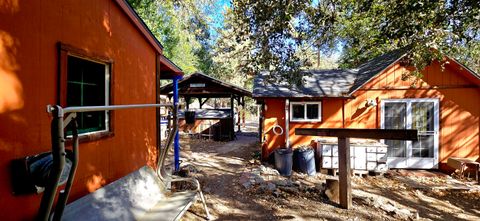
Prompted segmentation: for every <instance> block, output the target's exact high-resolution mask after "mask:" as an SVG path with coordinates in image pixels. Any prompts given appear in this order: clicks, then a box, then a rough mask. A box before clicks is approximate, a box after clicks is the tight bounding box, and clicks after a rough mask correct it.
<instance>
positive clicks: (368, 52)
mask: <svg viewBox="0 0 480 221" xmlns="http://www.w3.org/2000/svg"><path fill="white" fill-rule="evenodd" d="M339 8H340V11H341V16H340V18H339V19H337V20H336V21H335V23H337V24H336V25H335V27H336V29H335V31H336V32H337V33H338V37H339V38H341V40H342V42H343V43H344V52H343V56H342V60H341V63H342V66H343V67H352V66H356V65H358V64H360V63H362V62H364V61H366V60H368V59H370V58H372V57H375V56H378V55H380V54H382V53H385V52H387V51H391V50H393V49H397V48H409V49H410V53H409V57H408V58H409V61H410V63H411V65H412V66H413V67H415V68H416V70H422V69H423V68H424V67H425V66H427V65H428V64H430V63H431V61H432V60H435V59H436V60H441V59H442V55H449V56H452V57H454V58H458V59H459V60H460V61H461V62H464V63H467V64H469V65H471V67H472V68H474V69H476V70H477V71H478V70H479V68H480V63H478V58H477V62H475V61H474V59H475V57H472V56H471V55H473V56H474V55H475V54H477V55H478V53H479V50H478V49H479V48H478V44H479V41H480V4H478V2H477V1H470V0H460V1H450V0H442V1H417V0H406V1H396V0H359V1H353V0H348V1H341V3H340V4H339ZM475 63H476V64H475ZM414 76H415V77H419V76H420V75H419V72H418V71H417V72H414Z"/></svg>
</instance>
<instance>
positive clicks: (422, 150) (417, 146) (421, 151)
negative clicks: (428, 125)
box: [412, 135, 435, 158]
mask: <svg viewBox="0 0 480 221" xmlns="http://www.w3.org/2000/svg"><path fill="white" fill-rule="evenodd" d="M434 138H435V136H434V135H419V136H418V141H414V142H413V143H412V144H413V146H412V156H413V157H427V158H432V157H433V147H434Z"/></svg>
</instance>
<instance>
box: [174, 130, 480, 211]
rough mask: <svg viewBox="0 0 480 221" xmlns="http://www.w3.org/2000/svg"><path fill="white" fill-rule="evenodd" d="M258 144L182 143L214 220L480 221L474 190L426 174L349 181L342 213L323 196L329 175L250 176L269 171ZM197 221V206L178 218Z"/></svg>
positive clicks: (246, 139) (479, 191)
mask: <svg viewBox="0 0 480 221" xmlns="http://www.w3.org/2000/svg"><path fill="white" fill-rule="evenodd" d="M257 140H258V138H257V137H255V136H252V135H249V136H242V135H239V136H237V140H235V141H232V142H227V143H226V142H214V141H209V140H198V139H189V138H182V141H181V144H182V160H183V161H182V165H184V166H185V165H190V167H191V168H194V172H193V173H192V175H193V176H195V177H197V178H198V179H199V181H200V183H201V185H202V190H203V193H204V194H205V197H206V201H207V205H208V208H209V210H210V213H211V215H212V217H213V219H214V220H414V219H418V220H480V187H479V185H476V184H473V183H468V182H459V181H457V180H455V179H453V178H452V177H450V176H447V175H444V174H441V173H437V172H428V171H390V172H388V173H387V174H385V175H380V176H367V177H354V178H353V179H352V180H353V183H352V187H353V209H351V210H344V209H341V208H339V207H338V206H337V205H336V204H335V203H333V202H331V201H329V200H328V198H327V197H326V196H325V194H324V193H323V188H324V183H325V179H326V178H328V177H329V176H328V175H324V174H319V173H317V175H315V176H311V177H308V176H306V175H304V174H300V173H295V172H294V173H293V175H292V176H291V177H290V178H285V177H281V176H278V175H272V174H267V175H265V174H264V172H255V171H259V170H260V169H259V168H264V169H265V168H266V170H267V171H272V169H270V168H268V166H267V167H261V163H260V162H259V161H258V160H257V159H258V155H259V150H260V149H259V148H260V145H259V143H258V142H257ZM255 173H257V174H260V175H258V176H257V175H255V176H256V177H257V178H258V177H259V176H260V177H261V178H258V179H260V182H257V183H253V184H252V185H249V186H246V185H244V183H242V182H243V181H242V179H243V177H245V174H250V175H251V174H255ZM257 178H256V179H257ZM270 183H272V184H270ZM281 183H284V184H285V183H288V185H287V184H285V185H286V186H283V185H284V184H281ZM267 184H268V185H267ZM275 184H277V185H275ZM202 219H205V212H204V210H203V208H202V205H201V203H200V201H198V202H197V203H195V204H194V205H193V206H192V207H191V208H190V210H189V211H188V212H187V213H186V214H185V215H184V217H183V220H202Z"/></svg>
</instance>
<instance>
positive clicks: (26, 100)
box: [0, 0, 182, 220]
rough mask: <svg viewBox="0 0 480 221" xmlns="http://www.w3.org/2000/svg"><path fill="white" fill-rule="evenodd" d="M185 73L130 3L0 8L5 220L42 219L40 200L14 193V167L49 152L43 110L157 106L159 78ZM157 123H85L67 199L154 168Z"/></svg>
mask: <svg viewBox="0 0 480 221" xmlns="http://www.w3.org/2000/svg"><path fill="white" fill-rule="evenodd" d="M180 75H182V73H181V70H180V69H179V68H178V67H176V66H175V65H174V64H173V63H172V62H170V61H169V60H168V59H166V58H165V57H164V56H163V55H162V45H161V44H160V43H159V42H158V41H157V39H156V38H155V37H154V36H153V35H152V33H151V32H150V31H149V30H148V28H147V27H146V26H145V24H144V23H143V22H142V20H141V19H140V18H139V17H138V15H137V14H136V13H135V12H134V11H133V9H132V8H131V7H130V6H129V5H128V3H126V1H124V0H84V1H78V0H51V1H28V2H26V1H19V0H10V1H1V2H0V205H1V207H0V214H2V215H1V217H2V218H1V219H2V220H32V219H33V218H34V217H35V215H36V214H37V211H38V209H39V205H40V199H41V195H35V194H30V195H20V196H16V195H13V194H12V186H11V184H10V180H11V176H12V174H11V173H10V169H9V167H10V162H11V161H12V160H13V159H17V158H22V157H25V156H29V155H35V154H38V153H42V152H46V151H49V150H50V148H51V139H50V119H49V117H48V115H47V113H46V111H45V110H46V105H47V104H60V105H62V106H71V105H73V106H83V105H114V104H135V103H150V104H151V103H156V102H157V101H158V99H159V90H158V88H159V85H160V84H159V80H160V78H162V79H169V78H172V77H175V76H180ZM157 118H159V117H158V114H157V113H156V111H155V109H136V110H125V111H118V112H116V111H110V112H97V113H92V114H84V115H82V116H80V117H79V124H80V125H79V126H80V132H82V134H81V136H80V139H81V145H80V163H79V168H78V171H77V176H76V179H75V182H74V185H73V189H72V192H71V195H70V196H71V197H70V198H69V200H70V201H73V200H75V199H77V198H79V197H81V196H83V195H85V194H87V193H89V192H92V191H94V190H95V189H97V188H99V187H101V186H103V185H106V184H108V183H110V182H112V181H115V180H116V179H118V178H120V177H122V176H125V175H126V174H128V173H130V172H132V171H134V170H136V169H138V168H140V167H142V166H144V165H154V163H155V160H156V157H157V156H156V151H155V150H156V145H159V144H158V143H159V141H158V140H157V134H158V130H159V128H158V124H157V123H156V122H158V121H159V119H157ZM13 175H15V174H13Z"/></svg>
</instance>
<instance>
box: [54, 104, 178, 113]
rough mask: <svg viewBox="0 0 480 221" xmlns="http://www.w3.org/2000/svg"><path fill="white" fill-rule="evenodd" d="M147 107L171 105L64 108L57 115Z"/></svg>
mask: <svg viewBox="0 0 480 221" xmlns="http://www.w3.org/2000/svg"><path fill="white" fill-rule="evenodd" d="M147 107H173V104H129V105H108V106H82V107H65V108H61V110H62V111H59V115H61V116H63V115H64V114H66V113H74V112H77V113H78V112H90V111H104V110H119V109H131V108H147ZM52 111H53V106H51V105H48V106H47V112H48V113H52Z"/></svg>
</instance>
